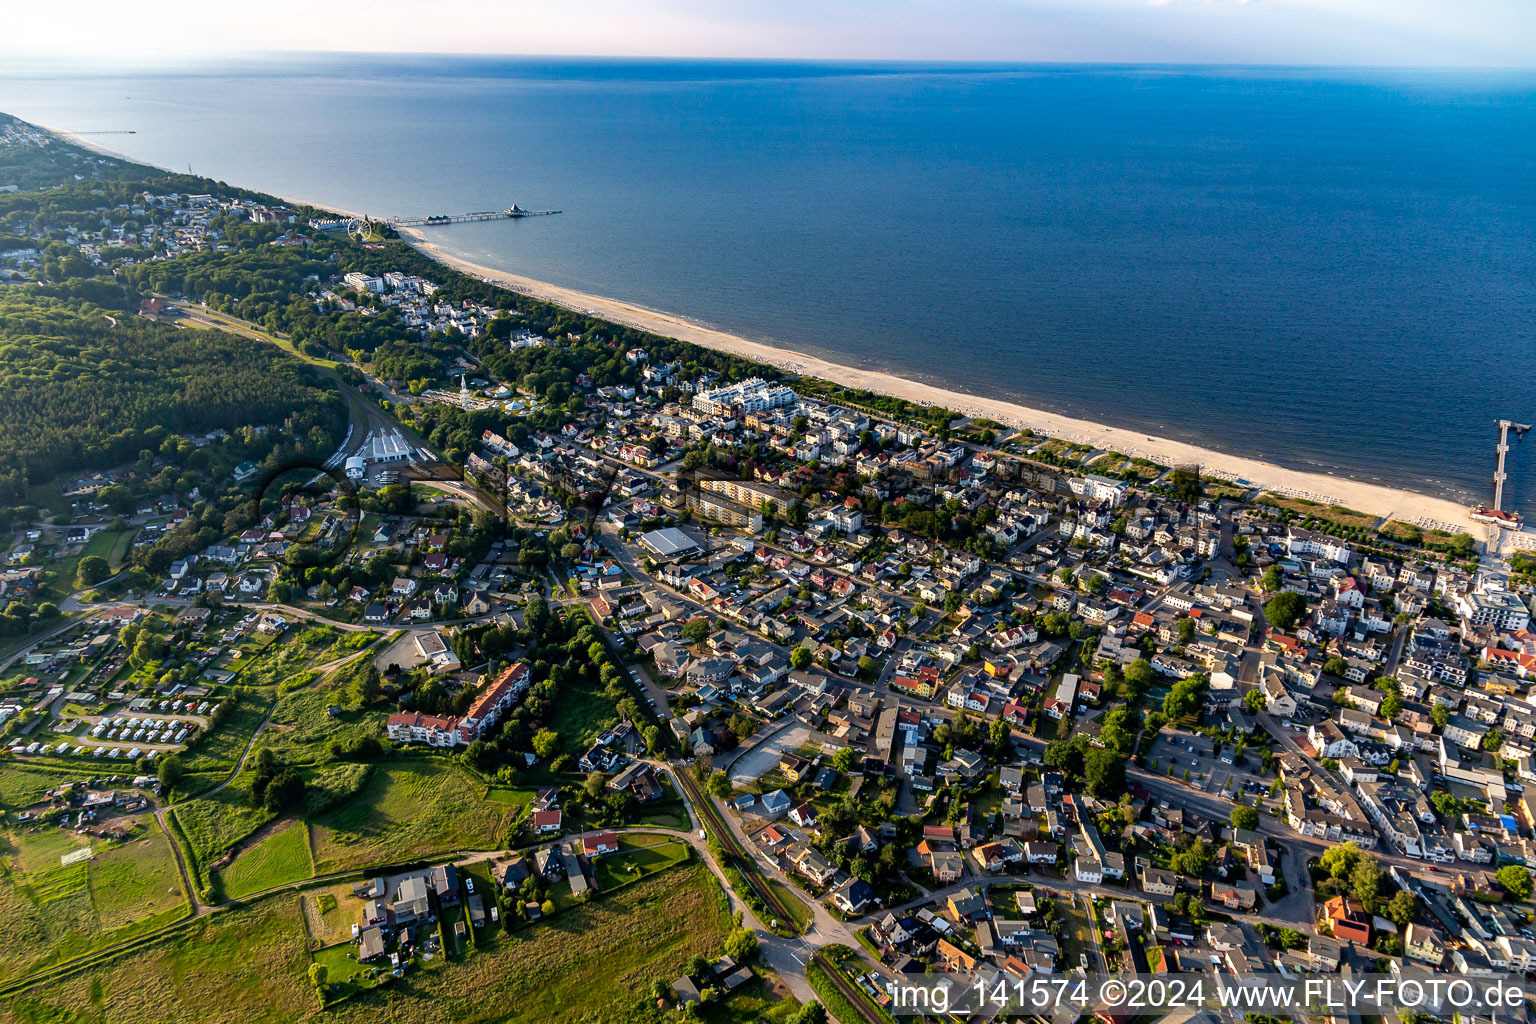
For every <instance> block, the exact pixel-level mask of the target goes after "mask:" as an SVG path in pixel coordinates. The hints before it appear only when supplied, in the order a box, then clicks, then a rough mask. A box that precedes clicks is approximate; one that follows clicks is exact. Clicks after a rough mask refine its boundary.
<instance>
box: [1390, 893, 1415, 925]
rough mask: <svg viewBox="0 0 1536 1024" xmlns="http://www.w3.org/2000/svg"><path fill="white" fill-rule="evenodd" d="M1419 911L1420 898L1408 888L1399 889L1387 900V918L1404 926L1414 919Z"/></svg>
mask: <svg viewBox="0 0 1536 1024" xmlns="http://www.w3.org/2000/svg"><path fill="white" fill-rule="evenodd" d="M1418 912H1419V898H1418V896H1416V895H1414V894H1413V893H1412V892H1410V891H1409V890H1407V889H1399V890H1398V891H1397V893H1396V895H1394V896H1393V897H1392V898H1391V899H1390V900H1388V901H1387V918H1388V919H1389V920H1391V921H1392V922H1393V923H1395V924H1397V925H1399V926H1402V925H1406V924H1407V923H1408V922H1409V921H1412V920H1413V919H1414V916H1415V915H1417V914H1418Z"/></svg>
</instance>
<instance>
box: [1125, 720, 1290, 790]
mask: <svg viewBox="0 0 1536 1024" xmlns="http://www.w3.org/2000/svg"><path fill="white" fill-rule="evenodd" d="M1212 748H1213V744H1212V741H1211V740H1210V739H1208V738H1207V737H1205V736H1196V735H1192V734H1190V733H1183V732H1178V733H1174V732H1164V733H1163V734H1162V735H1160V736H1159V737H1158V739H1157V742H1155V743H1154V744H1153V745H1152V749H1151V751H1150V752H1149V753H1148V754H1147V758H1148V763H1149V764H1150V763H1152V762H1156V763H1157V771H1159V772H1161V773H1164V774H1166V773H1167V771H1168V766H1169V765H1170V764H1171V765H1173V775H1174V777H1175V778H1182V777H1183V775H1184V773H1185V772H1186V771H1188V772H1189V781H1190V782H1191V783H1192V784H1194V785H1196V786H1199V787H1200V788H1201V789H1203V790H1205V791H1206V792H1207V793H1222V794H1232V793H1236V794H1238V795H1239V796H1242V797H1246V798H1248V800H1249V801H1250V802H1251V799H1252V797H1254V796H1256V795H1258V794H1260V793H1267V792H1268V791H1269V786H1270V782H1271V781H1272V780H1270V779H1267V778H1265V777H1264V776H1263V774H1262V770H1261V764H1262V762H1261V760H1260V758H1261V755H1260V753H1258V752H1257V751H1245V752H1244V754H1243V763H1242V764H1240V765H1232V764H1225V763H1223V762H1222V761H1221V759H1220V758H1219V757H1215V756H1213V755H1212ZM1227 749H1230V747H1229V746H1226V745H1224V746H1223V750H1227Z"/></svg>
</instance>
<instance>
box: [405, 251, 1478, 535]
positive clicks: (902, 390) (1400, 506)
mask: <svg viewBox="0 0 1536 1024" xmlns="http://www.w3.org/2000/svg"><path fill="white" fill-rule="evenodd" d="M396 230H397V231H399V233H400V236H401V237H402V238H403V239H405V240H406V242H407V243H408V244H410V245H411V247H412V248H414V249H416V250H417V251H418V252H421V253H422V254H423V255H426V256H429V257H431V258H432V259H435V260H437V261H438V262H439V263H442V264H444V265H446V266H449V267H452V268H453V269H454V270H458V271H460V272H461V273H464V274H468V275H469V276H471V277H476V278H479V279H481V280H484V281H488V282H490V283H492V284H497V285H500V286H502V287H504V288H508V289H510V290H512V291H516V292H520V293H522V294H524V295H528V296H530V297H532V298H536V299H540V300H542V301H545V302H551V303H554V304H555V305H558V306H564V307H565V308H567V309H570V310H572V311H574V312H579V313H585V314H588V315H591V316H596V317H600V318H601V319H604V320H609V321H612V322H614V323H618V324H623V325H624V326H626V327H633V328H636V329H638V330H643V331H648V332H650V333H652V334H659V335H663V336H665V337H669V338H675V339H677V340H679V341H686V342H689V343H691V344H694V345H698V346H700V347H702V348H709V349H714V350H716V351H719V352H726V353H729V354H731V355H735V356H739V357H741V358H744V359H750V360H753V361H755V362H759V363H764V364H766V365H769V366H773V367H775V368H777V369H779V370H782V371H784V372H787V373H793V374H797V375H800V376H804V377H817V378H820V379H822V380H827V381H831V382H833V383H835V384H841V385H843V386H845V387H856V388H862V389H864V390H867V391H874V392H878V393H880V394H885V395H891V396H894V397H897V398H904V399H906V400H908V401H910V402H916V403H919V404H926V405H940V406H944V407H945V408H948V409H952V410H954V411H955V412H957V413H960V414H961V415H964V416H968V417H972V418H975V417H985V418H988V419H993V420H996V421H998V422H999V423H1004V424H1007V425H1008V426H1011V427H1017V428H1026V427H1027V428H1029V429H1030V430H1033V431H1035V432H1036V433H1039V434H1045V435H1047V436H1048V437H1052V438H1060V439H1062V440H1065V441H1072V442H1077V443H1081V444H1089V445H1092V446H1093V447H1094V449H1095V450H1101V449H1102V450H1106V451H1113V452H1118V453H1119V454H1121V455H1127V456H1135V457H1140V458H1144V459H1150V460H1151V461H1153V462H1156V463H1158V464H1159V465H1163V466H1169V467H1173V466H1179V465H1188V464H1199V465H1200V467H1201V470H1202V472H1203V473H1205V474H1206V475H1207V476H1211V477H1215V478H1218V479H1224V480H1228V481H1232V482H1237V483H1239V485H1248V486H1250V487H1251V488H1252V489H1255V490H1266V491H1274V492H1276V493H1278V494H1282V495H1285V496H1288V497H1297V498H1305V499H1307V500H1311V501H1316V502H1320V503H1322V504H1325V505H1342V506H1345V507H1346V508H1349V509H1352V510H1354V511H1357V512H1363V513H1368V514H1371V515H1375V516H1378V517H1380V518H1382V519H1397V520H1400V521H1402V522H1405V523H1410V524H1413V525H1416V526H1421V527H1426V528H1438V529H1449V530H1450V531H1451V532H1453V533H1470V534H1472V536H1473V537H1475V538H1477V539H1478V540H1483V539H1485V537H1486V530H1485V529H1484V528H1480V527H1479V526H1478V525H1477V524H1474V523H1472V522H1471V521H1470V520H1468V518H1467V507H1466V506H1464V505H1460V504H1458V503H1456V502H1454V501H1451V500H1450V499H1448V498H1437V497H1434V496H1433V495H1428V494H1422V493H1419V492H1416V491H1409V490H1404V489H1401V488H1396V487H1388V486H1386V485H1383V484H1372V483H1366V482H1364V481H1360V480H1353V479H1350V478H1348V477H1342V476H1332V475H1329V474H1326V473H1314V472H1307V471H1304V470H1294V469H1287V468H1285V467H1284V466H1277V465H1275V464H1273V463H1269V462H1263V461H1260V460H1258V459H1251V458H1246V457H1244V456H1240V455H1232V454H1229V453H1227V452H1221V451H1217V450H1215V449H1211V448H1204V447H1201V446H1199V445H1194V444H1189V443H1188V442H1184V441H1175V440H1172V439H1170V438H1159V437H1151V436H1149V435H1147V434H1145V433H1143V432H1140V431H1135V430H1128V429H1125V428H1121V427H1112V426H1108V425H1106V424H1103V423H1094V422H1091V421H1089V420H1083V419H1078V418H1076V417H1072V416H1066V415H1062V414H1060V413H1053V412H1047V411H1045V410H1043V409H1034V408H1031V407H1029V406H1026V405H1021V404H1019V403H1017V402H1011V401H1007V400H1004V399H995V398H985V397H982V396H979V395H967V394H963V393H961V392H958V391H952V390H949V389H947V388H943V387H938V386H936V385H932V384H925V383H922V382H921V381H915V380H910V379H908V378H905V377H900V376H897V375H895V374H892V373H887V372H884V371H879V370H863V369H859V368H857V367H852V366H845V365H843V364H840V363H834V362H830V361H828V360H826V359H822V358H820V357H819V356H812V355H807V354H806V353H803V352H797V351H795V350H793V349H788V348H781V347H777V346H773V345H767V344H764V343H762V342H757V341H751V340H749V339H747V338H743V337H741V336H739V335H735V334H729V333H727V332H725V331H720V330H716V329H714V328H712V327H706V326H704V325H702V324H697V323H694V322H692V321H690V320H688V319H686V318H684V317H681V316H677V315H675V314H672V313H664V312H661V311H659V310H654V309H649V308H647V307H645V306H641V305H637V304H635V303H630V302H624V301H622V300H619V299H611V298H607V297H604V296H601V295H591V294H588V293H585V292H579V291H576V290H574V289H571V288H564V287H561V286H559V285H554V284H550V283H548V282H545V281H538V280H535V279H533V278H530V277H524V276H522V275H520V274H513V273H510V272H507V271H503V270H496V269H493V268H491V267H486V266H483V265H481V264H478V263H472V262H470V261H468V260H465V259H461V258H459V257H457V256H452V255H450V254H448V253H446V252H444V251H443V250H442V249H440V248H439V247H438V246H436V245H434V244H433V243H431V242H429V241H427V240H426V237H425V236H424V235H422V234H421V233H420V232H418V231H414V230H412V229H410V228H397V229H396Z"/></svg>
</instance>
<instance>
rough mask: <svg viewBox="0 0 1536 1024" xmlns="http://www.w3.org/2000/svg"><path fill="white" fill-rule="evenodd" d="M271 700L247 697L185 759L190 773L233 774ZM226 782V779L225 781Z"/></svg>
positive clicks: (237, 703) (239, 701)
mask: <svg viewBox="0 0 1536 1024" xmlns="http://www.w3.org/2000/svg"><path fill="white" fill-rule="evenodd" d="M270 707H271V701H270V700H260V699H258V698H254V697H250V696H245V697H241V698H240V699H239V700H238V701H236V702H235V706H234V707H233V708H231V709H230V710H229V713H228V714H227V715H225V716H224V720H223V721H222V722H220V723H219V724H218V725H217V726H215V727H214V728H213V730H212V731H211V732H209V733H208V735H207V737H206V738H204V739H203V741H202V742H201V743H199V744H198V745H197V746H196V747H194V748H193V749H192V750H190V751H188V752H187V753H186V754H185V755H183V757H182V762H183V763H184V764H185V765H186V767H187V771H190V772H209V771H211V772H218V771H223V772H230V771H232V770H234V767H235V765H236V764H238V763H239V762H240V754H241V753H242V752H243V751H244V750H245V748H246V745H247V744H248V743H250V741H251V737H252V736H254V735H255V734H256V730H257V729H259V728H261V723H262V722H263V721H264V720H265V719H266V717H267V711H268V709H269V708H270ZM221 781H222V780H221Z"/></svg>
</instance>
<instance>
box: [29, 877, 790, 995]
mask: <svg viewBox="0 0 1536 1024" xmlns="http://www.w3.org/2000/svg"><path fill="white" fill-rule="evenodd" d="M345 905H346V904H345V902H343V906H345ZM353 910H354V911H355V901H354V902H353ZM300 913H301V911H300V897H298V896H294V895H286V894H285V895H279V896H273V897H270V898H268V899H265V900H262V901H260V902H259V903H258V904H256V905H255V906H253V907H251V908H249V909H246V910H241V911H235V912H231V913H226V914H219V915H216V916H214V917H209V918H205V919H203V920H201V921H199V922H198V923H197V924H195V925H193V926H191V927H190V928H189V929H188V930H187V931H186V932H184V933H181V934H180V935H178V937H176V938H175V939H173V940H169V941H165V942H161V943H157V944H155V945H153V946H151V947H149V948H147V949H145V950H144V951H142V952H139V953H136V954H134V955H132V956H128V957H124V958H122V959H120V960H114V961H112V962H110V963H108V964H106V965H104V966H101V967H99V968H96V969H94V970H92V971H88V972H84V973H82V974H80V975H76V976H72V977H70V978H68V979H65V980H63V981H59V982H56V983H52V984H49V985H47V986H44V987H41V988H39V989H37V990H34V991H32V992H29V993H26V994H24V995H22V996H19V997H17V998H15V999H13V1000H12V1001H11V1002H10V1003H9V1004H8V1005H3V1006H0V1022H3V1024H11V1022H16V1024H21V1022H26V1024H66V1022H69V1024H76V1022H79V1024H83V1022H86V1021H90V1022H93V1024H94V1022H101V1024H168V1022H176V1024H252V1022H254V1024H266V1022H273V1024H276V1022H279V1021H282V1022H288V1021H304V1020H319V1019H325V1020H329V1021H336V1022H338V1024H363V1022H367V1024H374V1022H378V1021H387V1022H390V1024H438V1022H441V1021H454V1022H457V1024H491V1022H498V1024H499V1022H503V1021H506V1022H512V1024H566V1022H570V1021H579V1020H609V1021H617V1020H624V1019H626V1016H627V1014H628V1012H629V1011H630V1009H631V1008H633V1007H634V1006H635V1005H636V1003H637V1002H638V1001H639V1000H640V999H642V998H644V993H645V989H646V987H647V986H648V985H649V984H650V981H651V979H653V978H657V977H663V978H668V979H671V978H674V977H676V976H677V974H678V973H679V972H680V970H681V968H682V966H683V964H684V963H686V961H687V960H688V958H689V957H691V956H693V955H695V954H703V955H710V956H713V955H716V954H717V953H718V952H719V950H720V944H721V942H722V941H723V940H724V938H725V934H726V932H727V931H728V929H729V928H730V925H731V920H730V915H729V912H728V910H727V907H726V903H725V897H724V894H723V893H722V892H721V891H720V889H719V887H718V886H717V885H716V884H715V883H714V881H713V880H712V879H711V878H710V876H709V874H708V872H707V870H706V869H705V868H704V866H703V865H702V864H698V863H695V864H693V865H691V866H686V867H682V868H677V869H675V870H672V871H668V872H665V873H664V874H661V875H657V876H655V877H652V878H648V879H645V880H644V881H641V882H637V883H636V884H634V885H630V886H626V887H625V888H624V889H622V890H620V891H619V892H617V893H614V894H613V895H612V896H608V897H604V898H602V899H600V900H597V901H595V902H593V903H590V904H586V905H583V906H580V907H577V908H575V909H573V910H571V911H569V912H568V913H565V914H562V915H560V916H559V917H557V918H555V919H553V920H551V921H549V922H545V923H541V924H538V925H535V926H534V927H532V928H529V929H526V930H524V931H522V932H519V933H517V934H516V935H501V936H499V937H498V938H497V939H496V940H495V942H494V943H492V944H491V945H489V946H488V947H486V948H484V949H482V950H481V951H480V952H478V953H476V954H475V955H473V956H471V957H469V958H467V959H466V960H464V961H463V962H462V963H457V964H434V965H432V967H430V968H429V969H426V970H417V971H412V972H411V973H410V974H408V975H407V976H406V977H405V978H403V979H401V980H400V981H398V982H396V983H395V984H394V985H393V986H392V987H391V988H386V989H381V990H378V991H374V992H369V993H365V994H362V995H360V996H358V997H356V998H354V999H352V1000H350V1001H348V1002H344V1003H341V1004H339V1005H336V1006H333V1007H332V1008H331V1009H330V1010H327V1011H323V1012H322V1011H321V1010H320V1006H319V1001H318V999H317V998H316V996H315V993H314V990H313V989H312V988H311V987H310V985H309V983H308V981H307V979H306V977H305V974H306V972H307V971H308V969H309V963H310V956H309V954H308V953H307V952H306V950H305V939H304V924H303V920H302V919H301V917H300ZM349 917H350V915H349ZM323 955H324V954H323V953H322V956H323ZM344 955H345V954H343V956H344ZM722 1019H723V1020H727V1021H732V1022H734V1021H735V1020H738V1019H740V1020H747V1019H754V1018H748V1017H739V1018H738V1017H734V1016H732V1017H725V1018H722ZM770 1019H772V1018H770Z"/></svg>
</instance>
